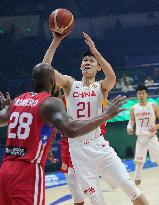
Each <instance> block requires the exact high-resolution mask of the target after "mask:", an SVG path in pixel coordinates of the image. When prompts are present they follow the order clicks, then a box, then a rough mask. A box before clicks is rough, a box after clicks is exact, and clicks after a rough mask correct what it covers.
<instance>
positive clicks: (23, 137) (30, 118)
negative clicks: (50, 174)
mask: <svg viewBox="0 0 159 205" xmlns="http://www.w3.org/2000/svg"><path fill="white" fill-rule="evenodd" d="M49 96H50V94H49V93H47V92H41V93H32V92H31V93H29V92H27V93H24V94H22V95H20V96H19V97H17V98H16V99H15V100H14V101H13V103H12V105H11V109H10V119H9V124H8V134H7V142H6V155H5V158H4V160H5V161H6V160H24V161H28V162H31V163H37V164H41V165H42V166H44V165H45V162H46V159H47V155H48V150H49V148H50V145H51V143H52V140H53V136H54V132H55V129H53V128H50V127H49V126H48V125H46V124H44V123H43V121H42V119H41V117H40V112H39V107H40V105H41V104H42V102H43V101H44V100H45V99H46V98H47V97H49Z"/></svg>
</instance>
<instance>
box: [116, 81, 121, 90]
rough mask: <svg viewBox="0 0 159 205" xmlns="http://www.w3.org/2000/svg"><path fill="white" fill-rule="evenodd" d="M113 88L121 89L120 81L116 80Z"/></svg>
mask: <svg viewBox="0 0 159 205" xmlns="http://www.w3.org/2000/svg"><path fill="white" fill-rule="evenodd" d="M115 88H119V89H121V79H117V83H116V85H115Z"/></svg>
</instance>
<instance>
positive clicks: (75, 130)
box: [67, 129, 80, 138]
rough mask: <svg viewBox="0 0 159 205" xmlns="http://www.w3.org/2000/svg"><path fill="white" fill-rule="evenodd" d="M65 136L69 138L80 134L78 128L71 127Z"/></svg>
mask: <svg viewBox="0 0 159 205" xmlns="http://www.w3.org/2000/svg"><path fill="white" fill-rule="evenodd" d="M67 136H68V137H69V138H75V137H78V136H80V130H79V129H71V130H69V131H68V134H67Z"/></svg>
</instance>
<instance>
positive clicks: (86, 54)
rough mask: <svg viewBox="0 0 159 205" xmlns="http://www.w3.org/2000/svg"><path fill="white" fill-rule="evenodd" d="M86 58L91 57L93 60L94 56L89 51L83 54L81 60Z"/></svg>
mask: <svg viewBox="0 0 159 205" xmlns="http://www.w3.org/2000/svg"><path fill="white" fill-rule="evenodd" d="M86 56H93V57H94V58H95V56H94V54H93V53H92V52H90V51H86V52H84V53H83V55H82V59H83V58H84V57H86Z"/></svg>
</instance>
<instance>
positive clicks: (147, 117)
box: [133, 102, 156, 135]
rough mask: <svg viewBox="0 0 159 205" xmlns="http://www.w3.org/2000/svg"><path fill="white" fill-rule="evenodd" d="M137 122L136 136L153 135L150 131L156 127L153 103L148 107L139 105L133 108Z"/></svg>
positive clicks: (149, 103) (148, 104)
mask: <svg viewBox="0 0 159 205" xmlns="http://www.w3.org/2000/svg"><path fill="white" fill-rule="evenodd" d="M133 107H134V115H135V122H136V135H152V134H151V132H150V131H149V129H150V128H151V127H153V126H154V125H155V120H156V116H155V112H154V109H153V106H152V103H151V102H148V103H147V105H146V106H141V105H140V104H139V103H137V104H136V105H134V106H133Z"/></svg>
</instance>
